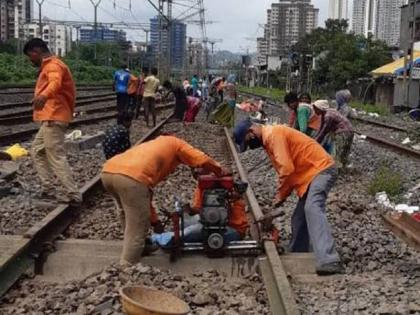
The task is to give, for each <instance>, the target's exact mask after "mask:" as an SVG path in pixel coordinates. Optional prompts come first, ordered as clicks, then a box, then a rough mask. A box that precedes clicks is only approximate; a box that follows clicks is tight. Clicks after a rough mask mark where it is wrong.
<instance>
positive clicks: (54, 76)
mask: <svg viewBox="0 0 420 315" xmlns="http://www.w3.org/2000/svg"><path fill="white" fill-rule="evenodd" d="M39 95H43V96H46V97H47V102H46V103H45V106H44V107H43V108H42V109H40V110H36V109H34V113H33V119H34V121H47V120H54V121H62V122H66V123H68V122H70V121H71V120H72V119H73V112H74V106H75V99H76V86H75V84H74V81H73V77H72V75H71V72H70V70H69V68H68V67H67V66H66V64H64V62H62V61H61V60H60V59H59V58H58V57H55V56H51V57H48V58H45V59H44V60H43V61H42V65H41V69H40V71H39V76H38V80H37V81H36V85H35V97H36V96H39Z"/></svg>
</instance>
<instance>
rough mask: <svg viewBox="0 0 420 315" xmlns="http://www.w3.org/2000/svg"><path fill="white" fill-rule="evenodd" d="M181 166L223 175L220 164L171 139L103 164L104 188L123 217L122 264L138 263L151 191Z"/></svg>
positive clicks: (141, 147)
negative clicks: (198, 168) (199, 168)
mask: <svg viewBox="0 0 420 315" xmlns="http://www.w3.org/2000/svg"><path fill="white" fill-rule="evenodd" d="M181 163H182V164H186V165H188V166H190V167H201V168H203V169H204V170H206V171H208V172H212V173H214V174H215V175H217V176H223V175H225V174H226V171H224V169H223V168H222V167H221V166H220V165H219V163H217V162H216V161H214V160H213V159H211V158H210V157H209V156H207V155H206V154H204V153H203V152H201V151H199V150H197V149H195V148H193V147H192V146H191V145H189V144H188V143H186V142H185V141H183V140H181V139H178V138H176V137H174V136H160V137H158V138H156V139H155V140H152V141H149V142H145V143H142V144H140V145H138V146H135V147H133V148H132V149H130V150H128V151H126V152H124V153H122V154H120V155H117V156H115V157H113V158H112V159H110V160H108V161H107V162H106V163H105V165H104V167H103V170H102V182H103V185H104V187H105V189H106V190H107V191H108V192H109V193H111V195H112V196H113V197H114V198H115V200H116V202H117V204H119V206H120V208H122V209H123V212H124V213H123V214H124V215H125V229H124V244H123V252H122V255H121V263H122V264H127V263H136V262H138V261H139V260H140V258H141V255H142V252H143V250H144V246H145V237H146V234H147V232H148V230H149V226H150V200H151V189H152V188H153V187H155V186H156V185H157V184H158V183H160V182H161V181H162V180H164V179H165V178H166V177H167V176H168V175H169V174H171V173H172V172H173V171H174V170H175V168H176V167H177V166H178V165H179V164H181Z"/></svg>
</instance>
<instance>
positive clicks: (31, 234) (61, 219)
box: [0, 114, 173, 296]
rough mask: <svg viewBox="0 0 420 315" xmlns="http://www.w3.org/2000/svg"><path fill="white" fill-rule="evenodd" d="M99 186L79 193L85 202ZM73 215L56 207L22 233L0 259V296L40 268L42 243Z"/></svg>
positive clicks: (97, 179)
mask: <svg viewBox="0 0 420 315" xmlns="http://www.w3.org/2000/svg"><path fill="white" fill-rule="evenodd" d="M172 116H173V114H171V115H169V116H168V117H167V118H166V119H164V120H162V121H161V122H160V123H159V124H157V125H156V127H154V128H153V129H151V130H150V131H149V132H148V133H147V134H145V135H144V136H143V137H142V138H141V139H140V141H138V142H137V143H142V142H146V141H148V140H150V139H152V138H153V137H154V136H155V135H156V133H157V132H158V131H159V130H160V129H161V128H162V127H163V126H164V125H165V124H166V123H167V122H168V121H169V120H170V119H171V118H172ZM100 187H101V177H100V174H98V175H96V176H95V177H94V178H92V179H91V180H90V181H89V182H87V183H86V184H85V185H84V186H83V188H82V189H81V190H80V192H81V193H82V195H83V199H84V200H86V199H88V198H89V196H90V195H91V194H92V193H93V192H94V191H95V190H96V189H98V188H100ZM76 215H77V213H76V212H75V209H73V208H71V207H70V206H69V205H66V204H62V205H59V206H57V207H56V208H55V209H53V210H52V211H51V212H50V213H49V214H48V215H47V216H45V217H44V219H42V220H41V221H39V222H37V223H36V224H35V225H34V226H32V227H31V228H30V229H28V230H27V231H26V232H25V233H24V235H23V236H22V237H21V238H20V239H19V245H18V246H17V248H15V249H14V251H13V253H10V255H9V256H8V257H7V258H2V259H0V296H2V295H3V294H5V293H6V292H7V291H8V290H9V289H10V287H11V286H12V285H13V284H14V283H15V282H16V281H17V280H18V279H19V278H20V277H21V275H22V274H23V273H24V272H25V271H27V270H28V269H34V270H35V269H36V268H37V267H38V268H39V266H37V259H38V258H39V257H40V256H41V255H42V253H43V251H44V246H45V244H46V243H48V242H52V241H54V240H55V239H56V238H57V236H59V235H60V234H61V233H63V232H64V231H65V230H66V229H67V227H68V226H69V225H70V224H71V223H72V222H73V221H74V218H75V216H76Z"/></svg>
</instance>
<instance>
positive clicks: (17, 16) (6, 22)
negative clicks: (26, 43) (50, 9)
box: [0, 0, 34, 41]
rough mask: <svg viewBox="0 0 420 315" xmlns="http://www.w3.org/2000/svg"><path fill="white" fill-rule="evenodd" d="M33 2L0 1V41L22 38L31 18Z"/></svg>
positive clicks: (27, 0)
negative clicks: (25, 25) (26, 24)
mask: <svg viewBox="0 0 420 315" xmlns="http://www.w3.org/2000/svg"><path fill="white" fill-rule="evenodd" d="M33 8H34V7H33V0H0V41H5V40H8V39H12V38H23V36H24V29H23V25H24V24H25V23H29V22H30V21H31V20H32V17H33Z"/></svg>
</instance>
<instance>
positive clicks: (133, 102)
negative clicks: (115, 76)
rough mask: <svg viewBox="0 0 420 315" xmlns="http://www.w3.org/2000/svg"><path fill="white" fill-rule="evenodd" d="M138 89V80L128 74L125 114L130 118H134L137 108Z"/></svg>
mask: <svg viewBox="0 0 420 315" xmlns="http://www.w3.org/2000/svg"><path fill="white" fill-rule="evenodd" d="M138 88H139V78H138V77H136V76H134V75H132V74H131V73H130V80H129V81H128V88H127V94H128V108H127V112H128V113H129V114H130V116H131V117H134V115H135V111H136V107H137V90H138ZM121 119H122V118H121Z"/></svg>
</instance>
